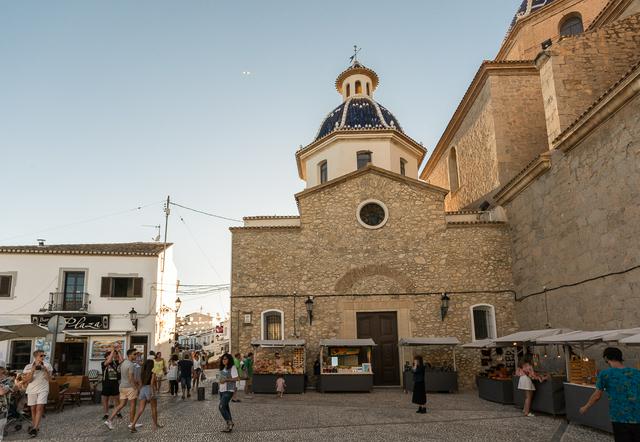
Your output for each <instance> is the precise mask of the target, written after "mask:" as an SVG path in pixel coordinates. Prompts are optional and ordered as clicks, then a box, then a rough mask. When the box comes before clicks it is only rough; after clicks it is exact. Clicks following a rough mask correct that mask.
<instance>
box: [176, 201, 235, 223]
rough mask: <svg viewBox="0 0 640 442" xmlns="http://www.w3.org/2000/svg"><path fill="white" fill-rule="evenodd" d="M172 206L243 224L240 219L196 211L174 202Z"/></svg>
mask: <svg viewBox="0 0 640 442" xmlns="http://www.w3.org/2000/svg"><path fill="white" fill-rule="evenodd" d="M170 204H171V205H172V206H177V207H182V208H183V209H187V210H191V211H192V212H196V213H200V214H202V215H207V216H211V217H213V218H218V219H224V220H227V221H233V222H235V223H241V222H242V220H239V219H235V218H227V217H226V216H220V215H215V214H213V213H209V212H205V211H203V210H198V209H194V208H191V207H187V206H183V205H182V204H178V203H174V202H171V203H170Z"/></svg>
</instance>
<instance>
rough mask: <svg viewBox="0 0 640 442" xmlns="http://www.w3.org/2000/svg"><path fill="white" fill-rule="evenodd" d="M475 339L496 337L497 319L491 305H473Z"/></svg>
mask: <svg viewBox="0 0 640 442" xmlns="http://www.w3.org/2000/svg"><path fill="white" fill-rule="evenodd" d="M472 327H473V339H474V340H476V341H477V340H481V339H493V338H495V337H496V319H495V313H494V308H493V306H491V305H477V306H474V307H472Z"/></svg>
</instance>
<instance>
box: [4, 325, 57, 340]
mask: <svg viewBox="0 0 640 442" xmlns="http://www.w3.org/2000/svg"><path fill="white" fill-rule="evenodd" d="M47 334H49V330H47V329H46V328H44V327H40V326H39V325H36V324H31V323H28V324H2V325H0V341H6V340H7V339H15V338H41V337H44V336H47Z"/></svg>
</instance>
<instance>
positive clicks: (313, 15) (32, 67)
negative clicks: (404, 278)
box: [0, 0, 520, 312]
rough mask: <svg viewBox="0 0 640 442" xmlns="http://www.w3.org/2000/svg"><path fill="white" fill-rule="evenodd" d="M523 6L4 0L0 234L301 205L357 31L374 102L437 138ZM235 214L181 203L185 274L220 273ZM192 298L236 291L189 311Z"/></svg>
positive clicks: (128, 237)
mask: <svg viewBox="0 0 640 442" xmlns="http://www.w3.org/2000/svg"><path fill="white" fill-rule="evenodd" d="M519 3H520V0H509V1H505V0H483V1H471V0H458V1H437V2H436V1H432V0H429V1H426V0H425V1H417V0H416V1H402V0H397V1H393V2H390V1H378V0H376V1H371V0H369V1H348V2H344V1H333V0H330V1H324V2H307V1H279V0H272V1H264V0H256V1H229V2H222V1H185V2H182V1H181V2H177V1H159V0H154V1H141V0H136V1H130V0H121V1H95V0H94V1H90V0H76V1H63V0H58V1H55V2H43V1H28V0H13V1H10V0H6V1H2V2H0V189H1V191H2V210H1V211H0V213H2V216H1V217H0V244H35V240H36V239H37V238H40V237H42V238H46V240H47V243H49V244H54V243H83V242H127V241H146V240H150V239H151V238H152V237H153V236H154V235H155V231H154V229H153V228H148V227H142V225H143V224H151V225H153V224H161V223H162V222H163V212H162V204H161V203H160V201H161V200H162V199H164V198H166V195H168V194H170V195H171V197H172V199H173V200H175V201H176V202H178V203H181V204H184V205H188V206H191V207H195V208H198V209H202V210H206V211H209V212H213V213H216V214H220V215H223V216H227V217H232V218H242V216H248V215H272V214H279V215H286V214H297V211H296V205H295V201H294V199H293V194H294V193H295V192H297V191H299V190H301V189H302V187H303V183H302V181H300V180H299V179H298V176H297V171H296V165H295V159H294V153H295V150H296V148H297V146H298V145H300V144H303V145H306V144H307V143H309V142H310V141H311V140H312V138H313V136H314V135H315V133H316V131H317V130H318V126H319V124H320V122H321V120H322V119H323V118H324V116H325V115H326V113H327V112H329V111H330V110H331V109H333V107H335V106H336V105H337V104H339V102H340V97H339V96H338V94H337V93H336V92H335V89H334V86H333V83H334V80H335V78H336V76H337V74H338V73H339V72H341V71H342V70H343V69H344V68H345V67H346V66H347V65H348V57H349V56H350V55H351V50H352V46H353V45H354V44H357V45H359V46H361V47H362V48H363V49H362V52H361V53H360V57H359V58H360V60H361V61H362V62H363V63H364V64H365V65H367V66H369V67H371V68H373V69H375V70H376V71H377V73H378V75H379V76H380V87H379V89H378V91H377V93H376V99H377V100H378V101H379V102H381V103H382V104H384V105H385V106H386V107H387V108H389V109H390V110H391V111H392V112H393V113H394V114H395V115H396V117H397V118H398V119H399V121H400V123H401V124H402V126H403V128H404V129H405V131H406V132H407V133H408V134H409V135H410V136H411V137H413V138H414V139H416V140H418V141H422V142H423V143H424V145H425V146H426V147H428V148H429V151H431V149H432V147H433V146H434V145H435V143H436V142H437V140H438V138H439V136H440V135H441V133H442V131H443V130H444V127H445V126H446V124H447V122H448V120H449V118H450V117H451V115H452V113H453V111H454V109H455V107H456V106H457V105H458V103H459V101H460V98H461V97H462V95H463V94H464V91H465V90H466V88H467V86H468V84H469V82H470V80H471V79H472V77H473V75H474V74H475V72H476V70H477V68H478V66H479V64H480V63H481V62H482V60H483V59H490V58H493V56H494V55H495V54H496V52H497V50H498V48H499V45H500V43H501V41H502V39H503V37H504V35H505V32H506V30H507V27H508V25H509V22H510V20H511V18H512V17H513V14H514V12H515V10H516V9H517V7H518V5H519ZM243 71H250V72H251V75H243V74H242V72H243ZM151 203H156V204H155V205H152V206H149V207H146V208H144V209H141V210H136V211H131V212H127V213H120V214H118V215H114V216H110V217H106V218H101V219H98V220H93V221H90V222H83V223H78V224H74V225H71V226H67V227H63V228H57V229H49V228H51V227H55V226H60V225H68V224H70V223H77V222H80V221H85V220H89V219H94V218H100V217H102V216H104V215H107V214H114V213H118V212H122V211H126V210H127V209H131V208H134V207H137V206H140V205H147V204H151ZM180 216H182V217H183V218H184V221H185V223H186V224H185V223H182V222H181V221H180V219H179V217H180ZM229 225H230V224H229V223H227V222H223V221H219V220H215V219H212V218H208V217H205V216H202V215H198V214H194V213H191V212H187V211H185V210H174V211H173V213H172V216H171V218H170V224H169V240H170V241H173V242H175V244H176V246H175V253H176V263H177V265H178V269H179V276H180V279H181V280H182V282H183V283H188V284H197V283H204V284H217V283H226V282H228V281H229V273H230V254H231V250H230V233H229V231H228V229H227V228H228V226H229ZM187 227H188V228H187ZM190 232H191V233H190ZM200 249H202V250H203V251H204V253H203V252H202V251H201V250H200ZM201 305H202V306H203V308H204V311H216V310H220V309H222V308H224V306H226V305H228V302H227V301H226V300H225V299H222V297H218V298H217V299H216V298H199V299H193V300H191V301H188V302H185V304H184V311H187V312H188V311H190V310H198V309H199V308H200V306H201Z"/></svg>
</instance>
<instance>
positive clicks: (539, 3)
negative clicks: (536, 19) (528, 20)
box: [511, 0, 553, 27]
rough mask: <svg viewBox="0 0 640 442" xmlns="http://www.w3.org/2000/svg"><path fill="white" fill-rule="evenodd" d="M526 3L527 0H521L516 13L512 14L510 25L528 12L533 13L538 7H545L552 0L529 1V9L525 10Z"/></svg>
mask: <svg viewBox="0 0 640 442" xmlns="http://www.w3.org/2000/svg"><path fill="white" fill-rule="evenodd" d="M528 3H529V1H528V0H522V3H520V7H519V8H518V11H516V15H514V16H513V20H512V21H511V27H513V25H515V24H516V22H517V21H518V19H519V18H522V17H524V16H527V15H529V14H533V13H534V12H536V11H537V10H538V9H540V8H543V7H545V6H547V5H548V4H550V3H553V0H533V1H532V2H531V11H527V5H528Z"/></svg>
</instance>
